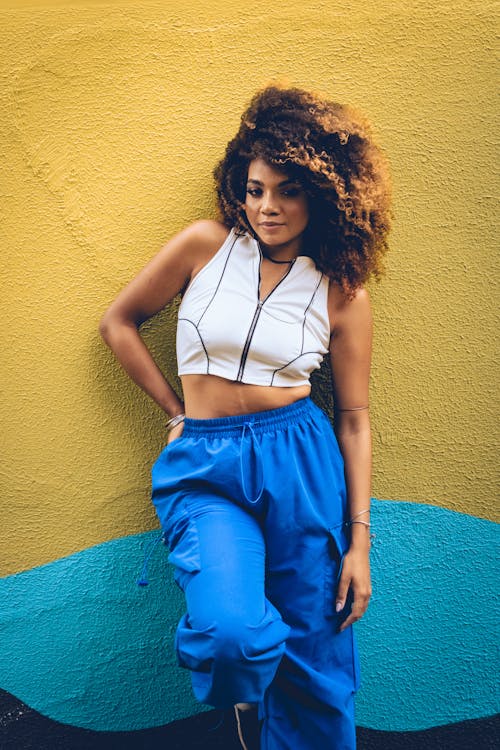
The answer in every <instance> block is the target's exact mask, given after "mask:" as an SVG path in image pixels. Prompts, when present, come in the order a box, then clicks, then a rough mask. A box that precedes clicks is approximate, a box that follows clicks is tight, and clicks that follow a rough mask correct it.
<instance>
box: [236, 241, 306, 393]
mask: <svg viewBox="0 0 500 750" xmlns="http://www.w3.org/2000/svg"><path fill="white" fill-rule="evenodd" d="M259 253H260V258H259V280H258V284H257V306H256V308H255V312H254V314H253V318H252V322H251V323H250V328H249V329H248V333H247V337H246V340H245V345H244V347H243V351H242V353H241V360H240V366H239V369H238V374H237V376H236V382H240V383H241V379H242V377H243V370H244V369H245V365H246V362H247V357H248V352H249V349H250V344H251V343H252V338H253V334H254V332H255V328H256V326H257V321H258V320H259V317H260V313H261V312H262V306H263V305H264V302H267V300H268V299H269V297H270V296H271V294H273V292H275V291H276V289H277V288H278V287H279V285H280V284H281V283H282V282H283V281H284V280H285V279H286V277H287V276H288V274H289V273H290V271H291V270H292V268H293V266H294V264H295V260H294V261H293V263H291V264H290V268H289V269H288V271H287V272H286V273H285V275H284V276H282V277H281V279H280V280H279V281H278V283H277V284H276V286H274V287H273V288H272V289H271V291H270V292H269V293H268V294H267V296H266V297H264V299H263V300H260V299H258V298H259V297H260V268H261V264H262V250H261V249H260V245H259Z"/></svg>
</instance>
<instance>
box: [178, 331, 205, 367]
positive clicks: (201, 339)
mask: <svg viewBox="0 0 500 750" xmlns="http://www.w3.org/2000/svg"><path fill="white" fill-rule="evenodd" d="M181 320H185V321H186V323H191V325H192V326H194V329H195V331H196V333H197V334H198V336H199V337H200V341H201V345H202V347H203V351H204V352H205V357H206V358H207V373H206V374H207V375H209V374H210V373H209V368H210V358H209V356H208V352H207V347H206V346H205V342H204V341H203V337H202V335H201V333H200V332H199V330H198V326H197V325H196V323H193V321H192V320H189V318H179V321H181Z"/></svg>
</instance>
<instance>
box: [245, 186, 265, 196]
mask: <svg viewBox="0 0 500 750" xmlns="http://www.w3.org/2000/svg"><path fill="white" fill-rule="evenodd" d="M247 193H248V195H253V197H254V198H257V197H258V196H259V195H261V194H262V190H261V189H260V188H257V187H247Z"/></svg>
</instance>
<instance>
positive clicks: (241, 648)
mask: <svg viewBox="0 0 500 750" xmlns="http://www.w3.org/2000/svg"><path fill="white" fill-rule="evenodd" d="M258 640H259V627H258V626H252V625H250V624H249V623H247V622H246V621H245V620H243V619H242V618H238V617H228V618H226V619H221V620H218V621H217V623H216V624H215V625H214V628H213V632H212V649H213V658H214V659H215V660H216V661H219V662H233V661H236V662H241V661H246V660H247V659H251V658H252V655H253V654H254V652H255V649H256V642H257V641H258Z"/></svg>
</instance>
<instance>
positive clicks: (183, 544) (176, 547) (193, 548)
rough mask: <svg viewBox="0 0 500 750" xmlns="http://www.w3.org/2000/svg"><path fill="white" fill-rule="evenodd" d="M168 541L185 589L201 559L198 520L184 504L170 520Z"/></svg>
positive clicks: (177, 575) (176, 577)
mask: <svg viewBox="0 0 500 750" xmlns="http://www.w3.org/2000/svg"><path fill="white" fill-rule="evenodd" d="M174 442H175V441H174ZM167 543H168V547H169V550H170V554H169V556H168V561H169V562H170V563H171V564H172V565H174V566H175V571H174V580H175V582H176V583H177V584H178V586H179V587H180V588H181V589H182V590H183V591H184V590H185V588H186V586H187V584H188V582H189V581H190V580H191V578H192V576H193V575H195V574H196V573H199V571H200V570H201V559H200V544H199V538H198V529H197V528H196V522H195V521H194V520H193V518H192V517H191V516H190V514H189V512H188V511H187V510H186V507H185V506H184V505H183V504H181V506H180V507H179V508H178V509H177V510H176V512H175V514H174V516H173V518H172V519H171V520H170V523H169V528H168V532H167Z"/></svg>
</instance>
